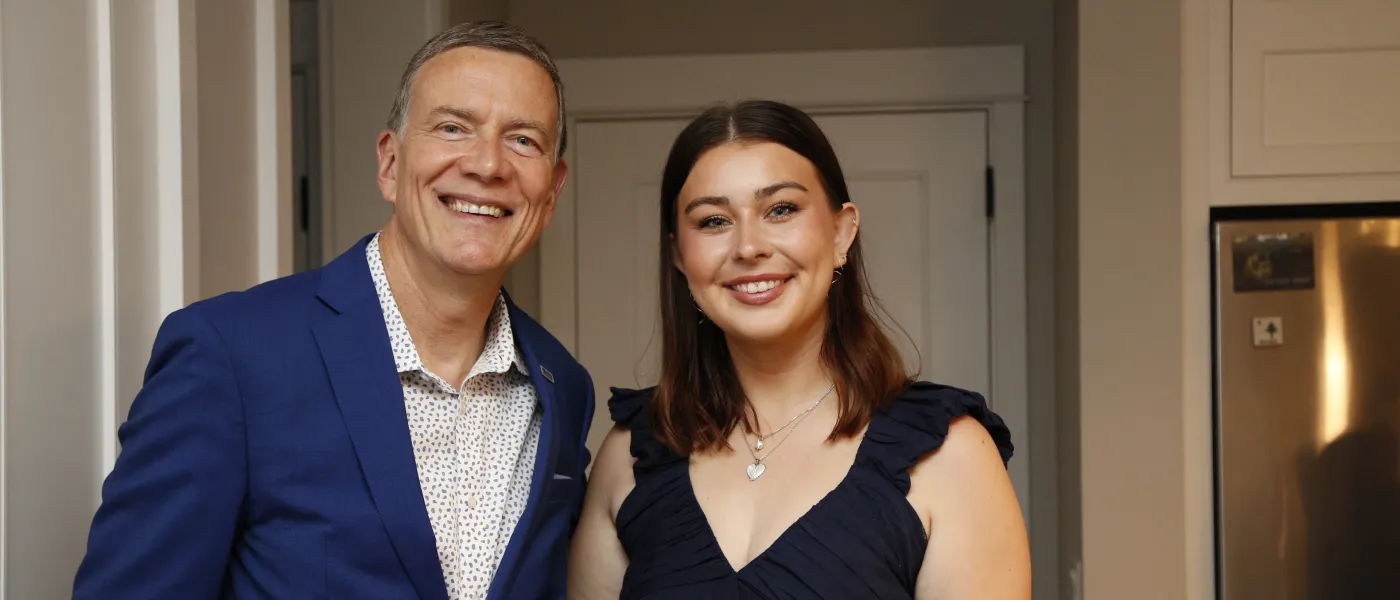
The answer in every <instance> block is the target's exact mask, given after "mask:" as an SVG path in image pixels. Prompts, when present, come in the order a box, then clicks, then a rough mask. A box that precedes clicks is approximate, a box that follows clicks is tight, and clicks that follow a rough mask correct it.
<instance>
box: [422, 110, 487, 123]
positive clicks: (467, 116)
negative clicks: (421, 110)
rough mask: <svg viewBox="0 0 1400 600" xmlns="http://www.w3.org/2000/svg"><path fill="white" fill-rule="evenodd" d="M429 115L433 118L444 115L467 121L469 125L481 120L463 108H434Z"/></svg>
mask: <svg viewBox="0 0 1400 600" xmlns="http://www.w3.org/2000/svg"><path fill="white" fill-rule="evenodd" d="M428 115H429V116H433V117H437V116H443V115H446V116H451V117H457V118H458V119H461V120H463V121H467V122H469V123H476V122H477V121H479V119H478V118H477V116H476V113H474V112H472V111H469V110H466V109H462V108H455V107H452V106H439V107H437V108H434V109H433V110H432V111H431V112H429V113H428Z"/></svg>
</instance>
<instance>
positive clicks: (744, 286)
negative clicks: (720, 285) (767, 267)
mask: <svg viewBox="0 0 1400 600" xmlns="http://www.w3.org/2000/svg"><path fill="white" fill-rule="evenodd" d="M782 283H783V282H782V280H780V279H774V280H772V281H754V282H750V283H740V284H735V285H731V286H728V287H729V289H731V290H735V291H739V292H744V293H748V294H758V293H761V292H766V291H768V290H771V289H773V288H775V287H778V286H779V285H782Z"/></svg>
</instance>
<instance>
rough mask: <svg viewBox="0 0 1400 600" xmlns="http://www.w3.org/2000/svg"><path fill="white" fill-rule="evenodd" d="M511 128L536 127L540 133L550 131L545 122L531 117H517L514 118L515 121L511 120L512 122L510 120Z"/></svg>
mask: <svg viewBox="0 0 1400 600" xmlns="http://www.w3.org/2000/svg"><path fill="white" fill-rule="evenodd" d="M510 128H511V129H534V130H537V131H539V132H540V133H548V132H549V128H548V127H545V124H544V123H542V122H540V121H532V120H530V119H516V120H514V121H511V122H510Z"/></svg>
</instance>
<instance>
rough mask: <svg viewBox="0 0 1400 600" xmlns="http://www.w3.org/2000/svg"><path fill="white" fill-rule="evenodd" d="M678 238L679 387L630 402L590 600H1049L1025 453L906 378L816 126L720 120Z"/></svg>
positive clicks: (743, 110) (664, 299)
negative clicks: (1023, 508) (1026, 522)
mask: <svg viewBox="0 0 1400 600" xmlns="http://www.w3.org/2000/svg"><path fill="white" fill-rule="evenodd" d="M661 219H662V233H661V257H662V260H661V265H662V268H661V271H662V272H661V307H662V309H661V310H662V329H663V333H662V335H663V340H662V341H663V348H664V349H663V358H662V373H661V377H660V384H659V385H658V386H657V387H655V388H651V389H648V390H643V391H635V390H620V389H614V390H613V392H614V396H613V398H612V399H611V400H610V401H609V410H610V411H611V415H612V418H613V420H614V421H616V422H617V426H616V427H615V428H614V429H613V430H612V431H611V432H610V433H609V434H608V436H607V438H606V440H605V441H604V442H603V446H602V448H601V449H600V450H599V453H598V457H597V461H596V462H595V464H594V467H593V471H592V476H591V483H590V484H589V490H588V494H587V497H586V499H585V504H584V508H583V514H582V515H581V517H580V522H579V527H578V530H577V532H576V533H575V536H574V543H573V548H572V554H571V558H570V574H569V597H570V598H576V599H584V600H591V599H595V598H609V599H611V598H618V597H621V598H667V599H684V598H736V599H748V598H753V599H776V598H832V599H837V598H839V599H841V600H855V599H861V598H881V599H886V600H888V599H896V598H914V599H918V600H924V599H942V598H956V599H958V600H983V599H985V600H1002V599H1007V600H1010V599H1016V600H1024V599H1028V598H1030V564H1029V552H1028V550H1027V542H1026V535H1025V529H1024V526H1023V521H1022V518H1021V512H1020V508H1019V506H1018V505H1017V502H1016V497H1015V494H1014V492H1013V490H1012V487H1011V483H1010V479H1009V478H1008V477H1007V473H1006V469H1005V463H1006V461H1007V460H1009V459H1010V457H1011V443H1010V434H1009V432H1008V431H1007V428H1006V426H1005V425H1004V424H1003V423H1002V421H1001V419H1000V418H999V417H997V416H996V415H995V414H993V413H992V412H991V411H989V410H988V408H987V406H986V404H985V402H984V401H983V400H982V398H981V397H980V396H978V395H976V394H974V393H971V392H967V391H963V390H958V389H954V388H951V387H945V386H940V385H935V384H932V383H926V382H918V381H914V380H913V379H912V378H911V377H910V376H909V375H908V374H907V373H906V372H905V370H904V366H903V361H902V360H901V357H900V356H899V352H898V351H897V350H896V349H895V346H894V345H893V344H892V343H891V342H890V340H889V339H888V338H887V337H886V336H885V334H884V333H883V332H882V330H881V328H880V327H879V326H878V324H877V321H876V320H875V318H874V317H873V315H872V308H871V305H872V302H871V299H870V297H869V296H868V295H867V293H866V288H867V283H866V280H865V274H864V270H863V268H862V266H863V265H862V263H861V253H860V244H859V240H858V237H859V236H858V235H857V233H858V231H859V229H860V211H859V210H858V209H857V208H856V206H855V205H854V204H852V203H851V202H850V199H849V195H848V193H847V191H846V183H845V179H844V178H843V176H842V174H841V167H840V165H839V164H838V163H837V160H836V156H835V153H834V152H833V151H832V149H831V146H830V144H829V143H828V142H827V140H826V138H825V136H824V135H823V134H822V132H821V130H820V129H818V127H817V126H816V124H815V123H813V122H812V120H811V119H810V118H809V117H808V116H807V115H806V114H804V113H802V112H801V111H799V110H797V109H795V108H792V107H789V106H786V105H783V104H779V103H775V102H765V101H750V102H743V103H739V104H737V105H734V106H732V107H719V108H715V109H711V110H709V111H707V112H705V113H704V114H702V115H701V116H699V117H698V118H696V119H695V120H694V121H693V122H691V123H690V125H689V126H688V127H686V129H685V130H684V131H683V132H681V134H680V136H679V138H678V139H677V140H676V142H675V144H674V146H673V147H672V149H671V153H670V157H669V158H668V160H667V163H666V169H665V172H664V173H663V176H662V183H661ZM949 284H950V285H955V284H956V282H950V283H949Z"/></svg>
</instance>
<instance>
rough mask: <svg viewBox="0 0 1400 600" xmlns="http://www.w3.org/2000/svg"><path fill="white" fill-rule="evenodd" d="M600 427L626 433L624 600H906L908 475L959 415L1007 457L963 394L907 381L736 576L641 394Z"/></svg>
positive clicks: (916, 528) (996, 426) (910, 544)
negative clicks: (833, 480)
mask: <svg viewBox="0 0 1400 600" xmlns="http://www.w3.org/2000/svg"><path fill="white" fill-rule="evenodd" d="M612 391H613V397H612V399H611V400H609V401H608V409H609V412H610V413H611V415H612V419H613V420H614V421H616V422H617V423H619V424H621V425H623V426H626V427H627V428H628V429H629V430H630V431H631V433H632V456H633V457H635V458H636V459H637V460H636V463H635V465H634V466H633V474H634V475H635V476H636V481H637V484H636V487H635V488H634V489H633V490H632V492H631V493H630V494H628V496H627V498H626V499H625V500H623V502H622V506H621V508H620V509H619V510H618V514H617V534H618V538H619V539H620V540H621V541H622V547H623V549H624V550H626V552H627V557H628V560H629V564H628V567H627V575H626V577H625V578H624V579H623V583H622V595H621V597H622V598H623V599H624V600H627V599H641V598H655V599H661V598H665V599H667V600H684V599H688V598H732V599H736V600H778V599H782V598H804V599H807V598H823V599H831V600H837V599H840V600H861V599H864V598H871V599H881V600H898V599H900V598H907V599H911V600H912V598H913V597H914V583H915V581H916V580H917V578H918V575H919V567H920V565H922V564H923V559H924V550H925V548H926V547H927V544H928V538H927V534H926V533H925V532H924V525H923V520H922V519H920V518H919V515H918V513H917V512H915V511H914V508H913V507H912V506H910V505H909V501H908V500H907V499H906V498H905V496H906V495H907V494H908V493H909V473H908V470H909V468H910V467H912V466H914V464H915V463H917V462H918V460H919V458H920V457H922V456H923V455H925V454H927V453H929V452H931V451H933V450H935V449H937V448H938V447H939V446H940V445H942V444H943V439H944V438H945V437H946V436H947V434H948V425H949V424H950V423H951V422H952V420H953V419H955V418H957V417H961V416H964V415H967V416H971V417H973V418H975V419H977V420H978V421H980V422H981V423H982V425H983V426H984V427H986V428H987V431H988V432H989V433H991V436H992V440H993V441H994V442H996V445H997V448H998V450H999V451H1000V452H1001V458H1002V462H1003V464H1005V463H1006V461H1009V460H1010V459H1011V452H1012V448H1011V433H1010V431H1009V430H1008V429H1007V428H1006V425H1005V423H1003V422H1002V420H1001V418H1000V417H998V416H997V415H996V414H995V413H993V412H992V411H991V410H990V409H988V408H987V404H986V401H985V400H983V398H982V397H981V396H980V395H978V394H976V393H973V392H968V391H964V390H960V389H956V388H952V387H947V386H942V385H936V384H932V383H924V382H919V383H915V384H913V385H911V386H910V387H908V388H906V389H905V390H904V391H903V393H901V394H900V395H899V397H898V399H897V400H896V401H895V402H894V403H893V404H891V405H890V406H889V407H888V408H887V409H885V410H884V411H882V412H880V413H878V414H877V415H875V417H874V418H873V419H872V420H871V422H870V426H869V428H868V429H867V430H866V434H865V439H863V440H861V442H860V447H859V448H858V449H857V451H856V460H855V464H854V465H853V466H852V467H851V470H850V471H849V472H848V473H847V475H846V477H845V479H843V480H842V481H841V483H839V484H838V485H837V486H836V487H835V489H833V490H831V492H829V493H828V494H827V495H826V497H824V498H823V499H822V500H821V501H820V502H818V503H817V504H816V505H815V506H813V507H812V509H811V510H810V511H808V512H807V513H806V514H805V515H803V516H802V517H801V518H799V519H798V520H797V522H795V523H793V525H792V526H791V527H789V528H788V529H787V530H786V531H785V532H783V533H782V535H781V536H779V537H778V539H777V541H775V542H774V543H773V545H772V546H770V547H769V548H768V549H767V550H765V551H764V552H763V553H762V554H759V555H758V556H757V557H755V558H754V559H753V560H752V561H751V562H749V564H747V565H745V566H744V568H742V569H740V570H739V571H737V572H736V571H735V570H734V568H733V567H732V566H731V565H730V564H729V561H728V559H726V558H725V557H724V553H723V552H722V551H721V550H720V547H719V542H718V541H716V540H715V536H714V532H713V531H712V530H711V529H710V525H709V522H708V521H707V520H706V518H705V513H704V512H703V511H702V510H701V508H700V503H699V501H698V500H697V499H696V497H695V490H694V488H692V487H691V482H690V465H689V461H688V460H687V458H686V457H684V456H680V455H678V454H676V453H675V452H672V451H671V450H669V449H667V448H666V447H665V446H663V445H662V444H660V443H657V441H656V440H655V438H653V437H652V434H651V424H650V415H649V414H648V405H647V397H648V394H649V392H650V390H641V391H638V390H625V389H618V388H613V390H612Z"/></svg>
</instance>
